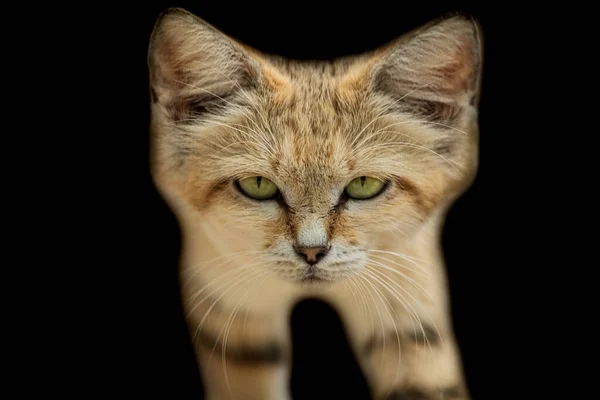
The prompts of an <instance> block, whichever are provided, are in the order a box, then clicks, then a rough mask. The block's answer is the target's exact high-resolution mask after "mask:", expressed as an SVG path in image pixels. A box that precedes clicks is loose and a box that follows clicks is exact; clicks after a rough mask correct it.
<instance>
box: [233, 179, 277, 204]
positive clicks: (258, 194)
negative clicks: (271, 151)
mask: <svg viewBox="0 0 600 400" xmlns="http://www.w3.org/2000/svg"><path fill="white" fill-rule="evenodd" d="M235 183H236V185H237V187H238V189H239V190H240V191H241V192H242V193H244V194H245V195H246V196H248V197H251V198H253V199H256V200H269V199H272V198H274V197H275V196H276V195H277V191H278V190H277V186H276V185H275V184H274V183H273V182H271V181H270V180H268V179H267V178H265V177H264V176H252V177H250V178H245V179H240V180H238V181H236V182H235Z"/></svg>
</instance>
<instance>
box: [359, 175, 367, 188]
mask: <svg viewBox="0 0 600 400" xmlns="http://www.w3.org/2000/svg"><path fill="white" fill-rule="evenodd" d="M366 180H367V177H366V176H361V177H360V186H362V187H365V181H366Z"/></svg>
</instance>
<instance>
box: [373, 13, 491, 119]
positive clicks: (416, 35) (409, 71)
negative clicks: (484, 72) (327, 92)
mask: <svg viewBox="0 0 600 400" xmlns="http://www.w3.org/2000/svg"><path fill="white" fill-rule="evenodd" d="M481 52H482V51H481V29H480V27H479V24H478V23H477V22H476V21H475V20H474V19H473V18H471V17H469V16H465V15H462V14H458V15H457V14H453V15H452V16H450V17H445V18H444V19H441V20H438V21H435V22H433V23H431V24H429V25H426V26H425V27H423V28H421V29H418V30H416V31H414V32H412V33H410V34H408V35H407V36H406V37H403V38H401V39H400V40H398V41H397V42H396V43H393V44H392V45H391V46H389V47H388V48H387V49H386V50H384V53H383V56H382V57H381V59H380V61H379V62H378V63H377V64H376V66H375V68H374V69H373V72H372V84H373V89H374V90H375V91H379V92H383V93H385V94H387V95H389V96H391V97H392V98H394V99H396V100H397V101H398V103H399V106H404V107H408V108H411V109H412V110H414V111H416V113H417V114H419V115H423V116H428V117H429V119H432V120H436V121H441V120H445V121H447V122H448V121H450V122H451V120H452V119H453V118H455V117H457V116H458V115H460V113H461V109H463V108H465V107H468V106H473V105H476V103H477V98H478V94H479V82H480V73H481Z"/></svg>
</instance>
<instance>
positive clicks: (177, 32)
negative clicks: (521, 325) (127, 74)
mask: <svg viewBox="0 0 600 400" xmlns="http://www.w3.org/2000/svg"><path fill="white" fill-rule="evenodd" d="M148 64H149V70H150V86H151V90H152V101H153V102H159V103H161V104H164V105H165V106H166V108H167V110H168V112H169V114H170V117H171V118H173V119H174V120H175V121H188V120H190V119H194V118H197V117H198V116H200V115H201V114H205V113H211V112H214V111H215V110H218V109H220V108H222V107H224V106H226V105H227V104H230V103H231V100H232V97H234V95H235V94H236V92H238V91H240V90H244V89H248V88H250V87H252V86H253V85H255V84H256V82H257V80H258V78H259V76H260V67H259V66H258V65H257V63H256V61H255V60H254V59H253V58H252V57H251V56H250V55H249V54H248V53H247V52H246V51H245V50H244V49H243V48H242V46H241V45H240V44H238V43H236V42H234V41H233V40H232V39H230V38H229V37H227V36H226V35H225V34H223V33H221V32H220V31H218V30H217V29H216V28H214V27H212V26H211V25H209V24H208V23H206V22H204V21H203V20H201V19H200V18H198V17H196V16H195V15H193V14H191V13H189V12H187V11H185V10H182V9H169V10H167V11H165V12H164V13H163V14H162V15H161V16H160V17H159V19H158V21H157V23H156V26H155V28H154V31H153V32H152V37H151V40H150V47H149V52H148Z"/></svg>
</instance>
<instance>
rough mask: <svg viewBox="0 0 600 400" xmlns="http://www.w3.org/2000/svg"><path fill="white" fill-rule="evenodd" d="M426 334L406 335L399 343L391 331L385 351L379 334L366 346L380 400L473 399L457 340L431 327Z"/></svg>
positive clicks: (425, 329) (427, 328)
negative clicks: (463, 373)
mask: <svg viewBox="0 0 600 400" xmlns="http://www.w3.org/2000/svg"><path fill="white" fill-rule="evenodd" d="M423 331H424V332H425V334H423V332H422V331H421V329H419V331H417V333H415V332H414V331H408V332H402V334H401V335H400V340H399V341H398V340H397V338H396V333H395V331H394V332H389V334H388V335H387V339H386V347H385V348H384V347H383V337H382V336H379V335H375V337H373V338H371V339H370V340H369V341H368V342H367V343H366V345H365V346H364V348H363V352H364V353H363V356H364V357H365V358H366V359H367V360H368V365H369V368H370V373H369V375H370V376H371V377H372V382H373V384H374V393H375V397H374V398H375V399H376V400H469V399H470V396H469V393H468V390H467V388H466V385H465V382H464V378H463V375H462V370H461V365H460V360H459V355H458V351H457V346H456V343H455V341H454V339H453V338H452V337H451V335H450V334H449V333H448V332H445V334H442V335H440V334H439V333H438V332H437V331H436V330H434V329H432V328H431V327H430V326H427V325H425V326H424V328H423ZM398 342H399V343H400V347H398ZM398 349H400V351H398ZM382 360H383V361H384V362H383V363H382Z"/></svg>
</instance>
